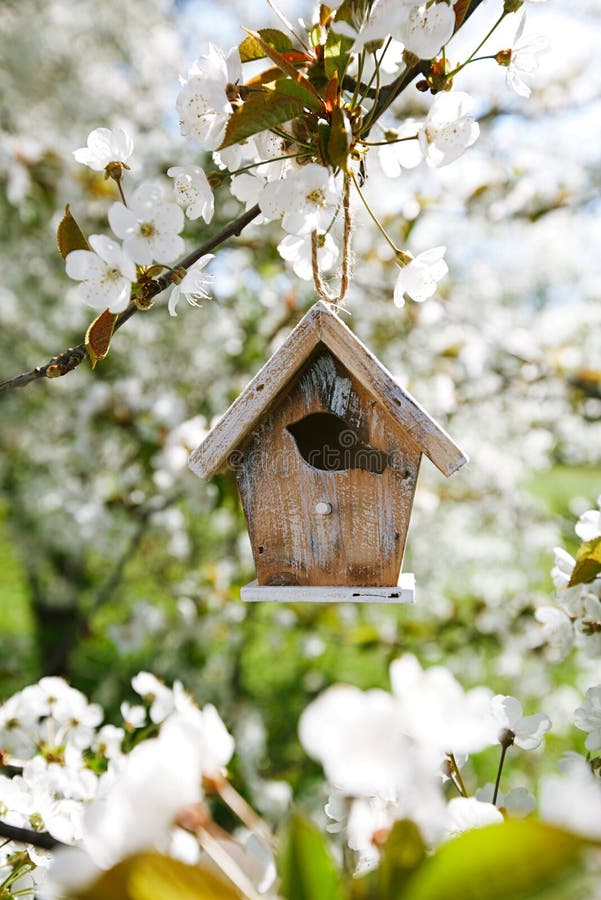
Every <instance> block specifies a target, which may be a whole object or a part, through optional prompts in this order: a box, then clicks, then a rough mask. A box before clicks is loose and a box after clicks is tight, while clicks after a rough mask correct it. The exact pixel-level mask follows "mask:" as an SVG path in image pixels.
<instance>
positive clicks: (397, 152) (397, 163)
mask: <svg viewBox="0 0 601 900" xmlns="http://www.w3.org/2000/svg"><path fill="white" fill-rule="evenodd" d="M418 131H419V123H418V122H417V121H416V120H415V119H406V120H405V121H404V122H403V124H402V125H401V126H400V127H399V128H397V129H395V131H394V132H387V135H386V136H387V139H388V138H390V143H388V144H385V145H383V146H381V147H378V159H379V160H380V165H381V166H382V171H383V172H384V174H385V175H386V176H387V177H388V178H398V176H399V175H400V174H401V172H402V171H403V169H414V168H415V167H416V166H418V165H419V164H420V162H421V161H422V160H423V158H424V154H423V151H422V147H421V144H420V142H419V140H397V139H398V138H401V139H402V138H412V137H413V136H417V133H418Z"/></svg>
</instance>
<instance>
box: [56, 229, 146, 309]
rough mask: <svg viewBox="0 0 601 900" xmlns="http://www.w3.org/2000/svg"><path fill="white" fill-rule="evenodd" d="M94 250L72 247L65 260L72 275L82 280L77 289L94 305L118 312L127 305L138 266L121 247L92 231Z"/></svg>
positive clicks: (91, 237) (68, 271)
mask: <svg viewBox="0 0 601 900" xmlns="http://www.w3.org/2000/svg"><path fill="white" fill-rule="evenodd" d="M88 243H89V244H90V247H91V248H92V250H72V251H71V253H69V254H68V255H67V258H66V260H65V268H66V272H67V275H68V276H69V278H73V279H74V280H75V281H81V282H82V283H81V284H80V285H79V287H78V289H77V293H78V295H79V297H80V299H81V300H83V302H84V303H85V304H86V305H87V306H91V307H93V309H99V310H103V309H109V310H110V312H113V313H119V312H123V310H124V309H126V307H127V305H128V303H129V298H130V296H131V283H132V281H135V280H136V267H135V265H134V263H133V262H132V260H131V259H130V257H129V256H128V255H127V253H125V252H124V251H123V250H122V248H121V247H120V246H119V245H118V244H116V243H114V241H111V240H110V239H109V238H107V237H105V236H104V235H102V234H91V235H90V237H89V240H88Z"/></svg>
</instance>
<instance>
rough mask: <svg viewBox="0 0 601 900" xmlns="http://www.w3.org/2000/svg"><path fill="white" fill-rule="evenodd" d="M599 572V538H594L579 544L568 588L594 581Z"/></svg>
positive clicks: (600, 548) (600, 562)
mask: <svg viewBox="0 0 601 900" xmlns="http://www.w3.org/2000/svg"><path fill="white" fill-rule="evenodd" d="M600 572H601V537H597V538H594V539H593V540H592V541H587V542H586V543H585V544H581V545H580V547H579V548H578V552H577V554H576V565H575V566H574V571H573V572H572V577H571V578H570V580H569V581H568V584H567V586H568V587H574V585H576V584H588V583H589V581H594V580H595V578H596V577H597V575H599V573H600Z"/></svg>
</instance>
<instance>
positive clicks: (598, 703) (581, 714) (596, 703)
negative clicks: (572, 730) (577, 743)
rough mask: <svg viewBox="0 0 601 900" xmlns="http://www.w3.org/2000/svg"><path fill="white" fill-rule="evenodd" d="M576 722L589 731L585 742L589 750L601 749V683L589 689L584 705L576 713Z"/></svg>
mask: <svg viewBox="0 0 601 900" xmlns="http://www.w3.org/2000/svg"><path fill="white" fill-rule="evenodd" d="M574 724H575V725H576V728H580V730H581V731H586V732H587V736H586V741H585V743H584V746H585V747H586V749H587V750H589V751H591V752H594V751H595V750H601V684H597V685H595V687H591V688H589V689H588V691H587V692H586V696H585V699H584V705H583V706H579V707H578V709H577V710H576V711H575V713H574Z"/></svg>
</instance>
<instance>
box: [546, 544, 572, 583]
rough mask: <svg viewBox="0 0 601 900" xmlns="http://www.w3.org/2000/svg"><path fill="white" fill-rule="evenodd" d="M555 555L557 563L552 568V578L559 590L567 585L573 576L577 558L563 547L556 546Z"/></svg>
mask: <svg viewBox="0 0 601 900" xmlns="http://www.w3.org/2000/svg"><path fill="white" fill-rule="evenodd" d="M553 555H554V557H555V565H554V566H553V568H552V569H551V578H552V579H553V584H554V585H555V587H556V588H557V589H558V590H562V589H563V588H565V587H567V585H568V582H569V581H570V578H571V577H572V572H573V571H574V566H575V565H576V560H575V559H574V557H573V556H571V555H570V554H569V553H568V552H567V550H564V549H563V547H555V549H554V550H553Z"/></svg>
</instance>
